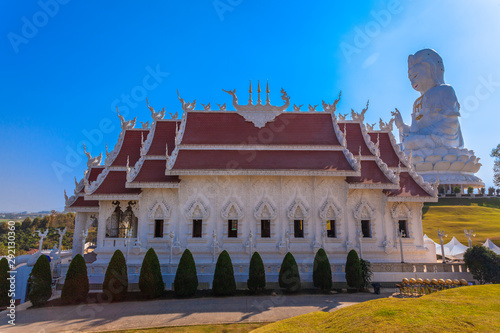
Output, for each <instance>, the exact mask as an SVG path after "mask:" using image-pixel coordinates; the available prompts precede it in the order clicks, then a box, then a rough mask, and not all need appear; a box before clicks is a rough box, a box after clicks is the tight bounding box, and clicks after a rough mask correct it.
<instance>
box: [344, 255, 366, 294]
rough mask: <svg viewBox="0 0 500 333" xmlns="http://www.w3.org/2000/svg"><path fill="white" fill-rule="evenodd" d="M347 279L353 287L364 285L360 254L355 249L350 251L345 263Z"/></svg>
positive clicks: (357, 287)
mask: <svg viewBox="0 0 500 333" xmlns="http://www.w3.org/2000/svg"><path fill="white" fill-rule="evenodd" d="M345 280H346V282H347V285H348V286H349V287H351V288H355V289H360V288H362V287H363V272H362V270H361V263H360V262H359V257H358V254H357V253H356V251H355V250H351V251H349V253H348V254H347V261H346V263H345Z"/></svg>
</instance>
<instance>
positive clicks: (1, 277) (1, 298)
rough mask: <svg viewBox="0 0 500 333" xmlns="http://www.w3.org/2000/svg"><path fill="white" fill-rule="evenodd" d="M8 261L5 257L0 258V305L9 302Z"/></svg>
mask: <svg viewBox="0 0 500 333" xmlns="http://www.w3.org/2000/svg"><path fill="white" fill-rule="evenodd" d="M8 278H10V274H9V262H8V260H7V259H6V258H2V259H1V260H0V307H3V306H8V305H9V304H10V297H9V289H10V280H7V279H8Z"/></svg>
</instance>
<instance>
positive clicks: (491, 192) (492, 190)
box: [488, 186, 495, 195]
mask: <svg viewBox="0 0 500 333" xmlns="http://www.w3.org/2000/svg"><path fill="white" fill-rule="evenodd" d="M488 195H495V188H494V187H493V186H490V187H488Z"/></svg>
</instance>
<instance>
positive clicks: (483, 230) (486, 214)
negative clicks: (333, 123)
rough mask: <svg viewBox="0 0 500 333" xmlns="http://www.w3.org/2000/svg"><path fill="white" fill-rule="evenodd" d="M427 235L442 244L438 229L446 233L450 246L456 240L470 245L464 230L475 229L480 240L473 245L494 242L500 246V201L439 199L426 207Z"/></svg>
mask: <svg viewBox="0 0 500 333" xmlns="http://www.w3.org/2000/svg"><path fill="white" fill-rule="evenodd" d="M422 225H423V230H424V234H427V236H429V237H430V238H432V239H433V240H434V241H436V242H439V239H438V237H437V235H436V233H437V229H438V228H439V229H442V230H445V231H446V233H447V234H448V238H446V239H445V243H447V242H449V241H450V240H451V238H452V237H453V236H455V237H456V238H457V239H458V240H459V241H460V242H462V244H464V245H467V244H468V242H467V238H466V237H465V234H464V229H468V230H469V229H472V230H474V233H475V234H476V237H474V238H472V240H473V244H483V243H484V241H485V240H486V239H487V238H490V239H491V240H492V241H494V242H495V244H497V245H500V199H498V198H492V199H439V202H436V203H426V204H425V206H424V209H423V216H422Z"/></svg>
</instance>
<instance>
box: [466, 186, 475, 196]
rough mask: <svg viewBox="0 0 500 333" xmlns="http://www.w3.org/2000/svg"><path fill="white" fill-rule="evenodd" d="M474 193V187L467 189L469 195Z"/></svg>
mask: <svg viewBox="0 0 500 333" xmlns="http://www.w3.org/2000/svg"><path fill="white" fill-rule="evenodd" d="M472 193H474V187H472V186H469V187H467V194H472Z"/></svg>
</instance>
